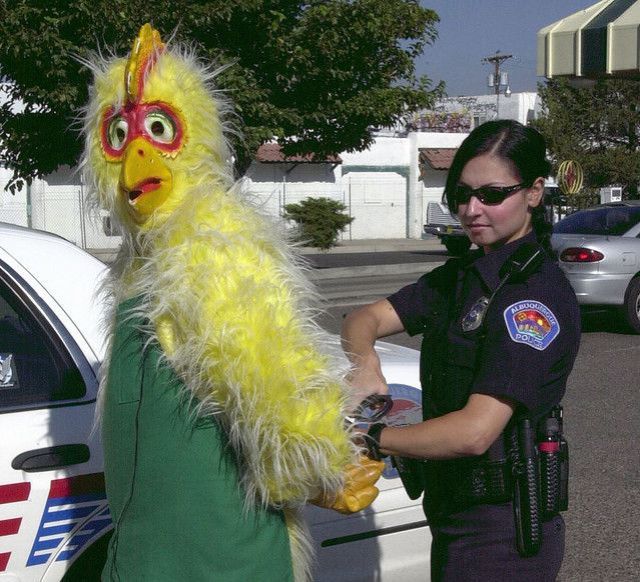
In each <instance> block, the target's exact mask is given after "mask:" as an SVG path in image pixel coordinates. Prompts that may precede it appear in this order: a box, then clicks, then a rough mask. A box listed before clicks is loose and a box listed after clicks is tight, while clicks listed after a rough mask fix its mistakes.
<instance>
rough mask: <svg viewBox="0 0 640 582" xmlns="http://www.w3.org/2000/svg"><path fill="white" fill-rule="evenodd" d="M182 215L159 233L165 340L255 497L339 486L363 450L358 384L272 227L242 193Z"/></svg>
mask: <svg viewBox="0 0 640 582" xmlns="http://www.w3.org/2000/svg"><path fill="white" fill-rule="evenodd" d="M207 198H208V199H203V200H201V201H200V203H198V201H197V197H196V200H194V198H190V210H189V211H186V210H185V211H181V212H178V213H176V214H175V215H174V217H179V218H176V219H175V220H173V221H169V222H168V223H167V224H166V225H165V228H164V229H163V235H162V236H160V237H157V238H156V239H155V241H154V246H155V249H154V252H153V256H154V257H156V259H155V260H156V266H157V272H156V276H157V277H158V280H157V285H155V286H154V287H155V289H156V290H157V291H156V293H155V297H156V299H155V302H156V305H155V306H154V311H155V315H154V316H153V320H154V321H155V323H156V329H157V333H158V339H159V341H160V343H161V345H162V346H163V348H164V350H165V352H166V353H167V356H168V359H169V361H170V362H171V364H172V365H173V367H174V368H175V369H176V370H177V371H178V373H179V374H180V375H181V376H182V377H183V378H184V380H185V382H186V385H187V387H188V388H189V390H191V392H192V394H193V396H194V397H195V398H196V399H197V401H198V402H199V403H200V406H201V407H202V411H203V412H205V413H206V412H215V413H219V417H218V418H219V419H220V420H221V422H222V423H223V426H224V427H225V429H226V431H227V432H228V435H229V438H230V442H231V444H232V445H233V447H234V449H235V450H236V452H237V453H238V457H239V459H240V461H241V468H242V474H243V485H244V487H245V489H246V492H247V498H248V500H251V501H253V500H257V501H259V502H262V503H264V504H269V505H273V506H286V505H290V504H294V505H297V504H299V503H303V502H305V501H308V500H309V499H313V498H315V497H316V496H317V495H318V494H322V493H324V494H329V495H330V494H332V493H335V492H336V491H338V490H339V489H340V487H341V485H342V482H343V471H344V468H345V466H346V465H347V464H348V463H351V462H354V459H355V454H356V452H357V450H356V446H355V445H354V444H353V443H352V440H351V438H350V435H349V434H348V431H347V429H346V428H345V426H344V414H345V401H346V390H345V385H344V382H343V380H342V378H341V375H340V374H339V373H338V372H337V371H335V362H333V361H332V359H331V358H330V357H329V356H328V355H327V354H326V353H324V351H323V350H322V349H319V345H320V344H322V341H323V339H322V335H323V332H321V331H320V330H319V329H318V327H317V325H316V324H315V323H314V322H313V320H312V317H311V316H310V314H309V311H308V310H305V308H304V299H305V298H304V297H303V295H304V293H306V292H307V288H306V287H305V284H304V282H303V280H302V278H301V275H300V273H299V272H298V271H297V270H296V268H295V267H294V266H293V264H292V262H291V260H290V257H288V256H287V253H286V250H285V249H284V248H283V245H282V243H281V242H280V241H278V240H277V239H274V235H273V233H272V232H270V225H268V224H266V223H265V220H264V219H263V218H262V217H261V216H259V215H258V214H257V213H255V212H254V211H253V209H251V208H250V207H248V206H247V205H244V204H241V203H239V202H238V200H236V199H234V198H233V197H225V196H216V197H215V202H212V200H211V198H209V197H207Z"/></svg>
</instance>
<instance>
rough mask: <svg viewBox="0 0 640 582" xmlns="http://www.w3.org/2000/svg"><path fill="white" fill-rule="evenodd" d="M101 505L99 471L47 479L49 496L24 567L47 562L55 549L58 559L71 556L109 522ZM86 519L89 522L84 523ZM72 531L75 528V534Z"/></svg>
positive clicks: (104, 495)
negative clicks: (58, 552) (49, 482)
mask: <svg viewBox="0 0 640 582" xmlns="http://www.w3.org/2000/svg"><path fill="white" fill-rule="evenodd" d="M105 506H106V494H105V490H104V475H103V474H102V473H93V474H90V475H80V476H78V477H71V478H68V479H56V480H54V481H51V486H50V488H49V498H48V499H47V503H46V505H45V508H44V512H43V514H42V519H41V521H40V527H39V528H38V532H37V534H36V537H35V540H34V542H33V547H32V548H31V553H30V554H29V558H28V560H27V566H35V565H37V564H44V563H46V562H48V561H49V559H50V558H51V557H52V556H53V555H54V554H55V553H56V551H57V550H58V549H62V551H61V552H60V554H59V555H58V556H57V560H58V561H64V560H68V559H69V558H70V557H72V556H73V555H75V554H76V553H77V552H78V551H80V550H81V549H82V547H83V546H84V545H85V544H86V543H87V542H88V541H89V540H90V539H91V538H92V537H93V536H94V535H95V534H96V533H97V532H99V531H101V530H102V529H104V528H105V527H107V526H108V525H109V523H110V518H109V516H108V511H107V517H106V519H105V517H104V513H105ZM94 513H95V516H94V518H93V519H91V515H92V514H94ZM87 518H89V519H90V521H89V522H88V523H85V521H86V520H87ZM74 530H77V531H76V533H75V535H74ZM68 536H71V537H70V538H69V537H68ZM65 543H66V544H67V545H66V546H65Z"/></svg>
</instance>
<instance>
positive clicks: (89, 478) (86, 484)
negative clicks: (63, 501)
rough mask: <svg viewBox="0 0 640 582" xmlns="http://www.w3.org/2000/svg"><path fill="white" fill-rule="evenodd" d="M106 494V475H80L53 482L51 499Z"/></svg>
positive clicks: (50, 492) (50, 491)
mask: <svg viewBox="0 0 640 582" xmlns="http://www.w3.org/2000/svg"><path fill="white" fill-rule="evenodd" d="M98 492H104V473H91V474H89V475H79V476H78V477H72V478H71V479H56V480H54V481H51V488H50V490H49V498H56V497H69V496H72V495H73V496H77V495H83V494H91V493H98Z"/></svg>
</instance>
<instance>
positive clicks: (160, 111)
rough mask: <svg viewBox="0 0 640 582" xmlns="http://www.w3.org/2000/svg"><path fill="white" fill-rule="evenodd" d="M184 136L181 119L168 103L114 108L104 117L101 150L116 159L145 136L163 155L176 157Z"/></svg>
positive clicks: (105, 113)
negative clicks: (134, 141)
mask: <svg viewBox="0 0 640 582" xmlns="http://www.w3.org/2000/svg"><path fill="white" fill-rule="evenodd" d="M183 136H184V132H183V130H182V122H181V120H180V117H179V116H178V115H177V114H176V113H175V112H174V111H173V109H172V108H171V107H169V106H168V105H167V104H165V103H145V104H136V105H134V106H127V107H126V108H124V109H121V110H119V111H117V112H116V111H115V110H114V108H113V107H111V108H108V109H106V110H105V112H104V115H103V117H102V125H101V136H100V137H101V143H102V149H103V151H104V153H105V154H106V156H107V157H108V158H111V159H114V160H117V159H119V158H120V156H121V155H122V153H123V152H124V150H125V149H126V146H127V145H128V144H129V143H130V142H131V141H132V140H134V139H135V138H137V137H143V138H144V139H146V140H147V141H148V142H149V143H151V144H152V145H153V146H154V147H156V148H158V149H159V150H162V151H163V152H166V153H169V154H175V153H177V152H178V150H179V149H180V148H181V147H182V142H183Z"/></svg>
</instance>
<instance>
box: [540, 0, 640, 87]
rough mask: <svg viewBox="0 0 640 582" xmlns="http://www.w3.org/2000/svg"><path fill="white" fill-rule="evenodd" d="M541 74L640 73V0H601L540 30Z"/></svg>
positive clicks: (608, 74) (548, 75) (571, 75)
mask: <svg viewBox="0 0 640 582" xmlns="http://www.w3.org/2000/svg"><path fill="white" fill-rule="evenodd" d="M537 74H538V76H540V77H543V76H544V77H548V78H551V77H560V76H568V77H574V78H580V77H584V78H598V77H604V76H640V0H601V1H600V2H597V3H596V4H594V5H593V6H590V7H588V8H585V9H584V10H580V11H579V12H576V13H575V14H571V15H570V16H567V17H565V18H563V19H561V20H558V22H554V23H553V24H550V25H549V26H545V27H544V28H542V29H540V30H539V31H538V68H537Z"/></svg>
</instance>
